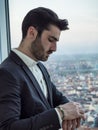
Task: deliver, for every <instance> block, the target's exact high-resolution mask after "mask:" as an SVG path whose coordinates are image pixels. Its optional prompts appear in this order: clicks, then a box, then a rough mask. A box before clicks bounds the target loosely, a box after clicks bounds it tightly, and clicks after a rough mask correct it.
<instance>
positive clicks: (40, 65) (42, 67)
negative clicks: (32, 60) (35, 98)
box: [38, 62, 53, 107]
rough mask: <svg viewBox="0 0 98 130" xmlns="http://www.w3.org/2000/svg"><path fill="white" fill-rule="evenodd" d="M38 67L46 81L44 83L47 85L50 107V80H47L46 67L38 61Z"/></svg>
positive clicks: (51, 103)
mask: <svg viewBox="0 0 98 130" xmlns="http://www.w3.org/2000/svg"><path fill="white" fill-rule="evenodd" d="M38 67H39V68H40V70H41V71H42V74H43V76H44V79H45V81H46V85H47V91H48V101H49V103H50V105H51V107H53V102H52V88H51V87H50V85H51V84H50V83H51V82H50V81H49V75H48V73H47V71H46V69H45V68H44V66H43V65H42V64H41V63H40V62H39V63H38Z"/></svg>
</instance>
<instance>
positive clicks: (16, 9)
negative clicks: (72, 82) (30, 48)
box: [9, 0, 98, 54]
mask: <svg viewBox="0 0 98 130" xmlns="http://www.w3.org/2000/svg"><path fill="white" fill-rule="evenodd" d="M9 6H10V8H9V9H10V27H11V43H12V48H14V47H17V46H18V45H19V43H20V41H21V23H22V20H23V18H24V16H25V15H26V13H27V12H28V11H29V10H31V9H33V8H36V7H39V6H41V7H47V8H50V9H52V10H53V11H55V12H56V13H57V14H58V16H59V18H62V19H67V20H68V22H69V28H70V29H69V30H66V31H62V33H61V36H60V41H59V42H58V43H57V52H56V53H55V54H81V53H86V54H88V53H98V0H21V1H20V0H9Z"/></svg>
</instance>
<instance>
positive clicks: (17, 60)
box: [10, 51, 50, 109]
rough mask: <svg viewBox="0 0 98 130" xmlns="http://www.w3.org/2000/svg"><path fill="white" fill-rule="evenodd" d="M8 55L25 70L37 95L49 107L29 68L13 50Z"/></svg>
mask: <svg viewBox="0 0 98 130" xmlns="http://www.w3.org/2000/svg"><path fill="white" fill-rule="evenodd" d="M10 57H11V58H12V59H13V60H14V62H16V63H17V64H18V65H20V67H21V68H22V69H23V70H24V71H25V73H26V74H27V76H28V77H29V78H30V80H31V82H32V83H33V86H34V87H35V89H36V91H37V93H38V95H39V97H40V98H41V100H42V101H43V102H44V104H45V105H46V107H47V108H48V109H49V108H50V105H49V103H48V101H47V99H46V98H45V96H44V94H43V92H42V90H41V88H40V86H39V84H38V82H37V80H36V79H35V77H34V75H33V74H32V72H31V71H30V70H29V68H28V67H27V66H26V65H25V63H24V62H23V61H22V60H21V59H20V58H19V57H18V56H17V55H16V54H15V53H14V52H12V51H11V53H10Z"/></svg>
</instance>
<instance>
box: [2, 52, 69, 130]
mask: <svg viewBox="0 0 98 130" xmlns="http://www.w3.org/2000/svg"><path fill="white" fill-rule="evenodd" d="M38 66H39V67H40V69H41V71H42V73H43V75H44V78H45V81H46V84H47V89H48V99H46V98H45V96H44V95H43V93H42V91H41V89H40V86H39V84H38V82H37V81H36V79H35V77H34V76H33V74H32V73H31V71H30V70H29V68H28V67H27V66H26V65H25V64H24V62H23V61H22V60H21V59H20V58H19V57H18V56H17V55H16V54H15V53H14V52H12V51H11V53H10V55H9V56H8V58H7V59H6V60H5V61H4V62H3V63H2V64H1V65H0V130H58V129H59V128H60V124H59V119H58V116H57V113H56V111H55V109H54V108H55V107H56V106H58V105H59V104H64V103H67V102H68V99H67V98H66V97H64V96H63V95H62V94H61V93H60V92H59V91H58V90H57V89H56V87H55V86H54V85H53V83H52V82H51V80H50V77H49V74H48V72H47V70H46V68H45V67H44V66H43V64H42V63H39V64H38Z"/></svg>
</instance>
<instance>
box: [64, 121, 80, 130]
mask: <svg viewBox="0 0 98 130" xmlns="http://www.w3.org/2000/svg"><path fill="white" fill-rule="evenodd" d="M80 120H81V119H80V118H78V119H74V120H64V121H63V123H62V128H63V130H74V129H75V128H78V127H79V126H80Z"/></svg>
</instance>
